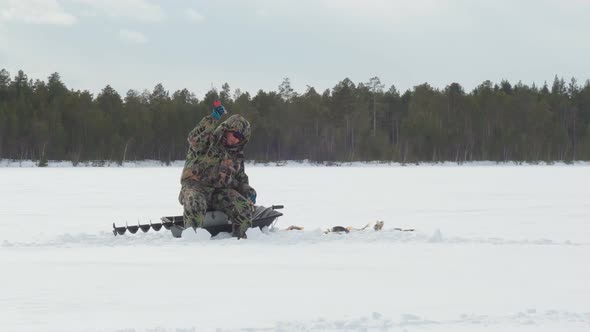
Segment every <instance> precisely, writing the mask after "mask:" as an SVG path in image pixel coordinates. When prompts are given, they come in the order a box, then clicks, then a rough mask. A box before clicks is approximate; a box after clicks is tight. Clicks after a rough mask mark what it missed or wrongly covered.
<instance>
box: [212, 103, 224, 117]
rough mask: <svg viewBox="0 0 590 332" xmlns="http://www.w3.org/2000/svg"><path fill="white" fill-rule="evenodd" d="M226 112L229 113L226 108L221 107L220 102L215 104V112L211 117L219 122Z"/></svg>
mask: <svg viewBox="0 0 590 332" xmlns="http://www.w3.org/2000/svg"><path fill="white" fill-rule="evenodd" d="M226 112H227V111H226V110H225V107H223V106H221V102H220V101H219V100H216V101H214V102H213V111H212V112H211V115H212V116H213V118H214V119H215V120H219V119H220V118H221V116H222V115H223V114H225V113H226Z"/></svg>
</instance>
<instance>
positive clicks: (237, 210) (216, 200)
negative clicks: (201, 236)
mask: <svg viewBox="0 0 590 332" xmlns="http://www.w3.org/2000/svg"><path fill="white" fill-rule="evenodd" d="M180 202H181V204H183V205H184V227H185V228H188V227H193V228H197V227H202V226H203V222H204V221H205V212H206V211H207V208H209V209H211V210H216V211H221V212H223V213H225V214H226V215H227V216H228V217H229V219H230V220H231V221H232V222H233V223H234V224H238V225H239V227H240V234H244V233H245V232H246V230H247V229H248V228H249V227H250V226H251V223H252V213H253V212H254V205H253V204H251V203H250V201H248V199H247V198H245V197H244V196H242V195H241V194H240V193H239V192H237V191H236V190H234V189H215V188H211V187H196V188H195V187H189V186H186V187H183V188H182V190H181V191H180Z"/></svg>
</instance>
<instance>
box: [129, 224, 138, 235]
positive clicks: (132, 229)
mask: <svg viewBox="0 0 590 332" xmlns="http://www.w3.org/2000/svg"><path fill="white" fill-rule="evenodd" d="M127 230H128V231H129V232H130V233H131V234H135V233H137V231H138V230H139V226H129V225H127Z"/></svg>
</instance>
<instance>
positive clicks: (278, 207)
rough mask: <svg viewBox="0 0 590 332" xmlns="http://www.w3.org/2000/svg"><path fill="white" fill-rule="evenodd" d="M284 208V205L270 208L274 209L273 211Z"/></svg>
mask: <svg viewBox="0 0 590 332" xmlns="http://www.w3.org/2000/svg"><path fill="white" fill-rule="evenodd" d="M284 207H285V206H284V205H273V206H271V207H270V208H271V209H273V210H280V209H282V208H284Z"/></svg>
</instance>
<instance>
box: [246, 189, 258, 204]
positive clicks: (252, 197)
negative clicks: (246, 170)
mask: <svg viewBox="0 0 590 332" xmlns="http://www.w3.org/2000/svg"><path fill="white" fill-rule="evenodd" d="M248 199H249V200H250V202H252V204H256V192H254V191H250V192H248Z"/></svg>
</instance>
